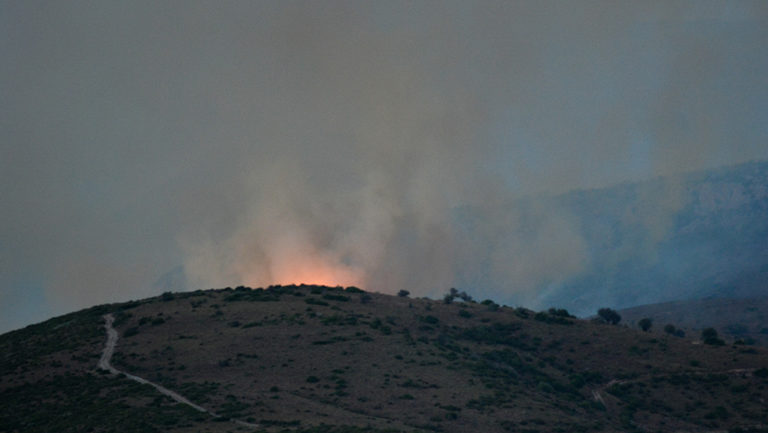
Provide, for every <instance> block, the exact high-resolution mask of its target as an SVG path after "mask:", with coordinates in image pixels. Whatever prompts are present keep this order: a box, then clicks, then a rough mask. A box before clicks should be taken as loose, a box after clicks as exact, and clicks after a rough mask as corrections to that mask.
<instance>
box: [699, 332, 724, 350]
mask: <svg viewBox="0 0 768 433" xmlns="http://www.w3.org/2000/svg"><path fill="white" fill-rule="evenodd" d="M701 340H702V341H703V342H704V344H710V345H712V346H722V345H724V344H725V341H723V340H721V339H720V338H718V335H717V330H716V329H715V328H706V329H704V330H703V331H701Z"/></svg>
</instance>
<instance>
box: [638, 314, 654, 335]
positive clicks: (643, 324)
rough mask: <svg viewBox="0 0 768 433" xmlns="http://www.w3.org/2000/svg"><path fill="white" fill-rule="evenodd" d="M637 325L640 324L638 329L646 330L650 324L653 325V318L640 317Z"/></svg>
mask: <svg viewBox="0 0 768 433" xmlns="http://www.w3.org/2000/svg"><path fill="white" fill-rule="evenodd" d="M637 325H638V326H640V329H642V330H643V331H645V332H648V331H649V330H650V329H651V326H653V320H651V319H650V318H648V317H645V318H642V319H640V321H639V322H637Z"/></svg>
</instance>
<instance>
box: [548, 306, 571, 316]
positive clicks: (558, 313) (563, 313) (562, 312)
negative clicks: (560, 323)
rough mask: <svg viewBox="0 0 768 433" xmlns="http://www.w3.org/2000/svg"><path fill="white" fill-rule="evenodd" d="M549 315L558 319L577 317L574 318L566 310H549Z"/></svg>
mask: <svg viewBox="0 0 768 433" xmlns="http://www.w3.org/2000/svg"><path fill="white" fill-rule="evenodd" d="M549 314H551V315H553V316H558V317H568V318H573V317H575V316H572V315H571V314H570V313H569V312H568V310H566V309H565V308H550V309H549Z"/></svg>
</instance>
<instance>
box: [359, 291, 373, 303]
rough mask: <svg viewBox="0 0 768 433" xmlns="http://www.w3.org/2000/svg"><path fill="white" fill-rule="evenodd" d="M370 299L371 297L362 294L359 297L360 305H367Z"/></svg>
mask: <svg viewBox="0 0 768 433" xmlns="http://www.w3.org/2000/svg"><path fill="white" fill-rule="evenodd" d="M372 299H373V297H372V296H371V295H369V294H367V293H363V294H362V295H360V303H361V304H367V303H369V302H371V300H372Z"/></svg>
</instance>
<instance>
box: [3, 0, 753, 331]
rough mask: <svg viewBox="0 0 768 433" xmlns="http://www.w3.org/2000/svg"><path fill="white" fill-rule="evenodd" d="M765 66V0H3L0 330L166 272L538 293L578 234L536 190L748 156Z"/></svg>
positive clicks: (570, 263) (206, 280)
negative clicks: (527, 221) (523, 218)
mask: <svg viewBox="0 0 768 433" xmlns="http://www.w3.org/2000/svg"><path fill="white" fill-rule="evenodd" d="M766 76H768V3H766V2H763V1H754V2H749V1H729V2H723V1H703V0H697V1H647V2H616V1H568V2H563V1H540V0H537V1H517V2H510V1H500V2H493V1H474V2H466V1H455V2H451V1H416V2H413V1H386V2H381V1H370V2H366V1H350V2H343V1H323V2H298V1H271V2H268V1H260V2H252V1H225V2H221V1H209V2H197V1H163V2H152V1H131V2H111V1H32V0H30V1H4V2H0V95H2V98H1V99H0V100H2V102H1V103H0V205H1V206H2V208H1V210H0V332H3V331H7V330H10V329H14V328H18V327H21V326H24V325H27V324H30V323H33V322H37V321H40V320H43V319H46V318H48V317H51V316H53V315H58V314H63V313H66V312H69V311H73V310H76V309H79V308H84V307H87V306H91V305H96V304H101V303H107V302H117V301H125V300H129V299H138V298H143V297H147V296H153V295H156V294H159V293H160V292H162V291H164V290H168V289H174V288H180V287H183V288H186V289H189V290H194V289H207V288H211V287H226V286H233V287H234V286H237V285H240V284H244V285H249V286H254V287H258V286H266V285H269V284H273V283H293V282H296V283H301V282H307V283H325V284H331V285H336V284H340V285H358V286H360V287H363V288H365V289H367V290H374V291H381V292H385V293H395V292H397V291H398V290H400V289H407V290H410V291H411V293H412V294H414V295H416V296H439V295H440V294H441V293H444V292H446V291H447V289H448V288H449V287H452V286H453V285H456V284H458V283H461V282H466V281H479V280H482V281H489V280H490V281H494V282H495V283H494V285H495V287H496V292H495V295H496V296H497V297H501V298H503V299H511V300H520V302H523V301H530V302H535V299H536V290H537V289H536V288H537V287H540V286H541V284H540V283H541V281H542V280H547V281H555V282H556V281H557V280H558V279H562V278H566V277H567V276H571V275H574V274H577V273H578V272H579V271H580V270H582V269H583V268H584V266H585V265H584V260H585V259H584V249H585V248H586V247H585V245H584V243H583V240H582V239H581V238H580V236H579V233H577V232H576V231H574V230H573V227H572V224H571V222H570V221H569V216H568V215H567V214H563V213H561V212H559V210H558V209H553V208H551V207H549V206H548V205H547V204H546V203H547V201H546V200H542V201H541V202H538V201H536V198H537V197H547V196H552V195H556V194H560V193H564V192H567V191H570V190H573V189H578V188H601V187H606V186H610V185H614V184H617V183H620V182H627V181H630V182H631V181H639V180H644V179H650V178H653V177H656V176H670V175H675V174H678V173H684V172H689V171H693V170H700V169H706V168H712V167H720V166H725V165H731V164H737V163H741V162H745V161H752V160H764V159H766V158H768V81H767V80H766V79H765V77H766ZM521 197H528V198H532V200H534V201H535V202H536V203H540V204H537V205H536V206H533V209H534V210H533V211H532V212H533V213H532V214H531V215H528V217H529V218H535V219H536V220H537V221H538V224H537V229H536V230H534V231H533V232H531V233H526V234H525V235H524V236H519V235H515V236H510V235H509V233H518V234H519V233H520V230H517V229H516V227H519V226H520V220H519V218H520V216H519V215H517V214H515V212H508V213H507V212H499V211H498V209H500V208H501V207H503V206H509V205H511V204H513V203H515V201H516V200H519V199H520V198H521ZM670 197H671V198H670V201H671V202H674V194H672V195H671V196H670ZM491 208H494V209H495V210H494V211H488V212H489V213H488V214H487V215H485V217H486V218H484V221H490V222H489V223H487V224H485V226H484V227H483V235H482V236H478V237H474V236H467V235H466V233H467V232H466V230H465V228H466V227H465V226H466V220H464V219H462V218H461V209H474V212H479V213H483V212H485V210H488V209H491ZM674 208H675V205H674V203H672V204H671V205H670V209H674ZM662 211H663V209H662ZM651 213H653V212H651ZM663 235H664V234H663V231H662V232H661V233H660V234H659V236H661V237H663ZM477 257H483V260H478V259H477Z"/></svg>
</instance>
